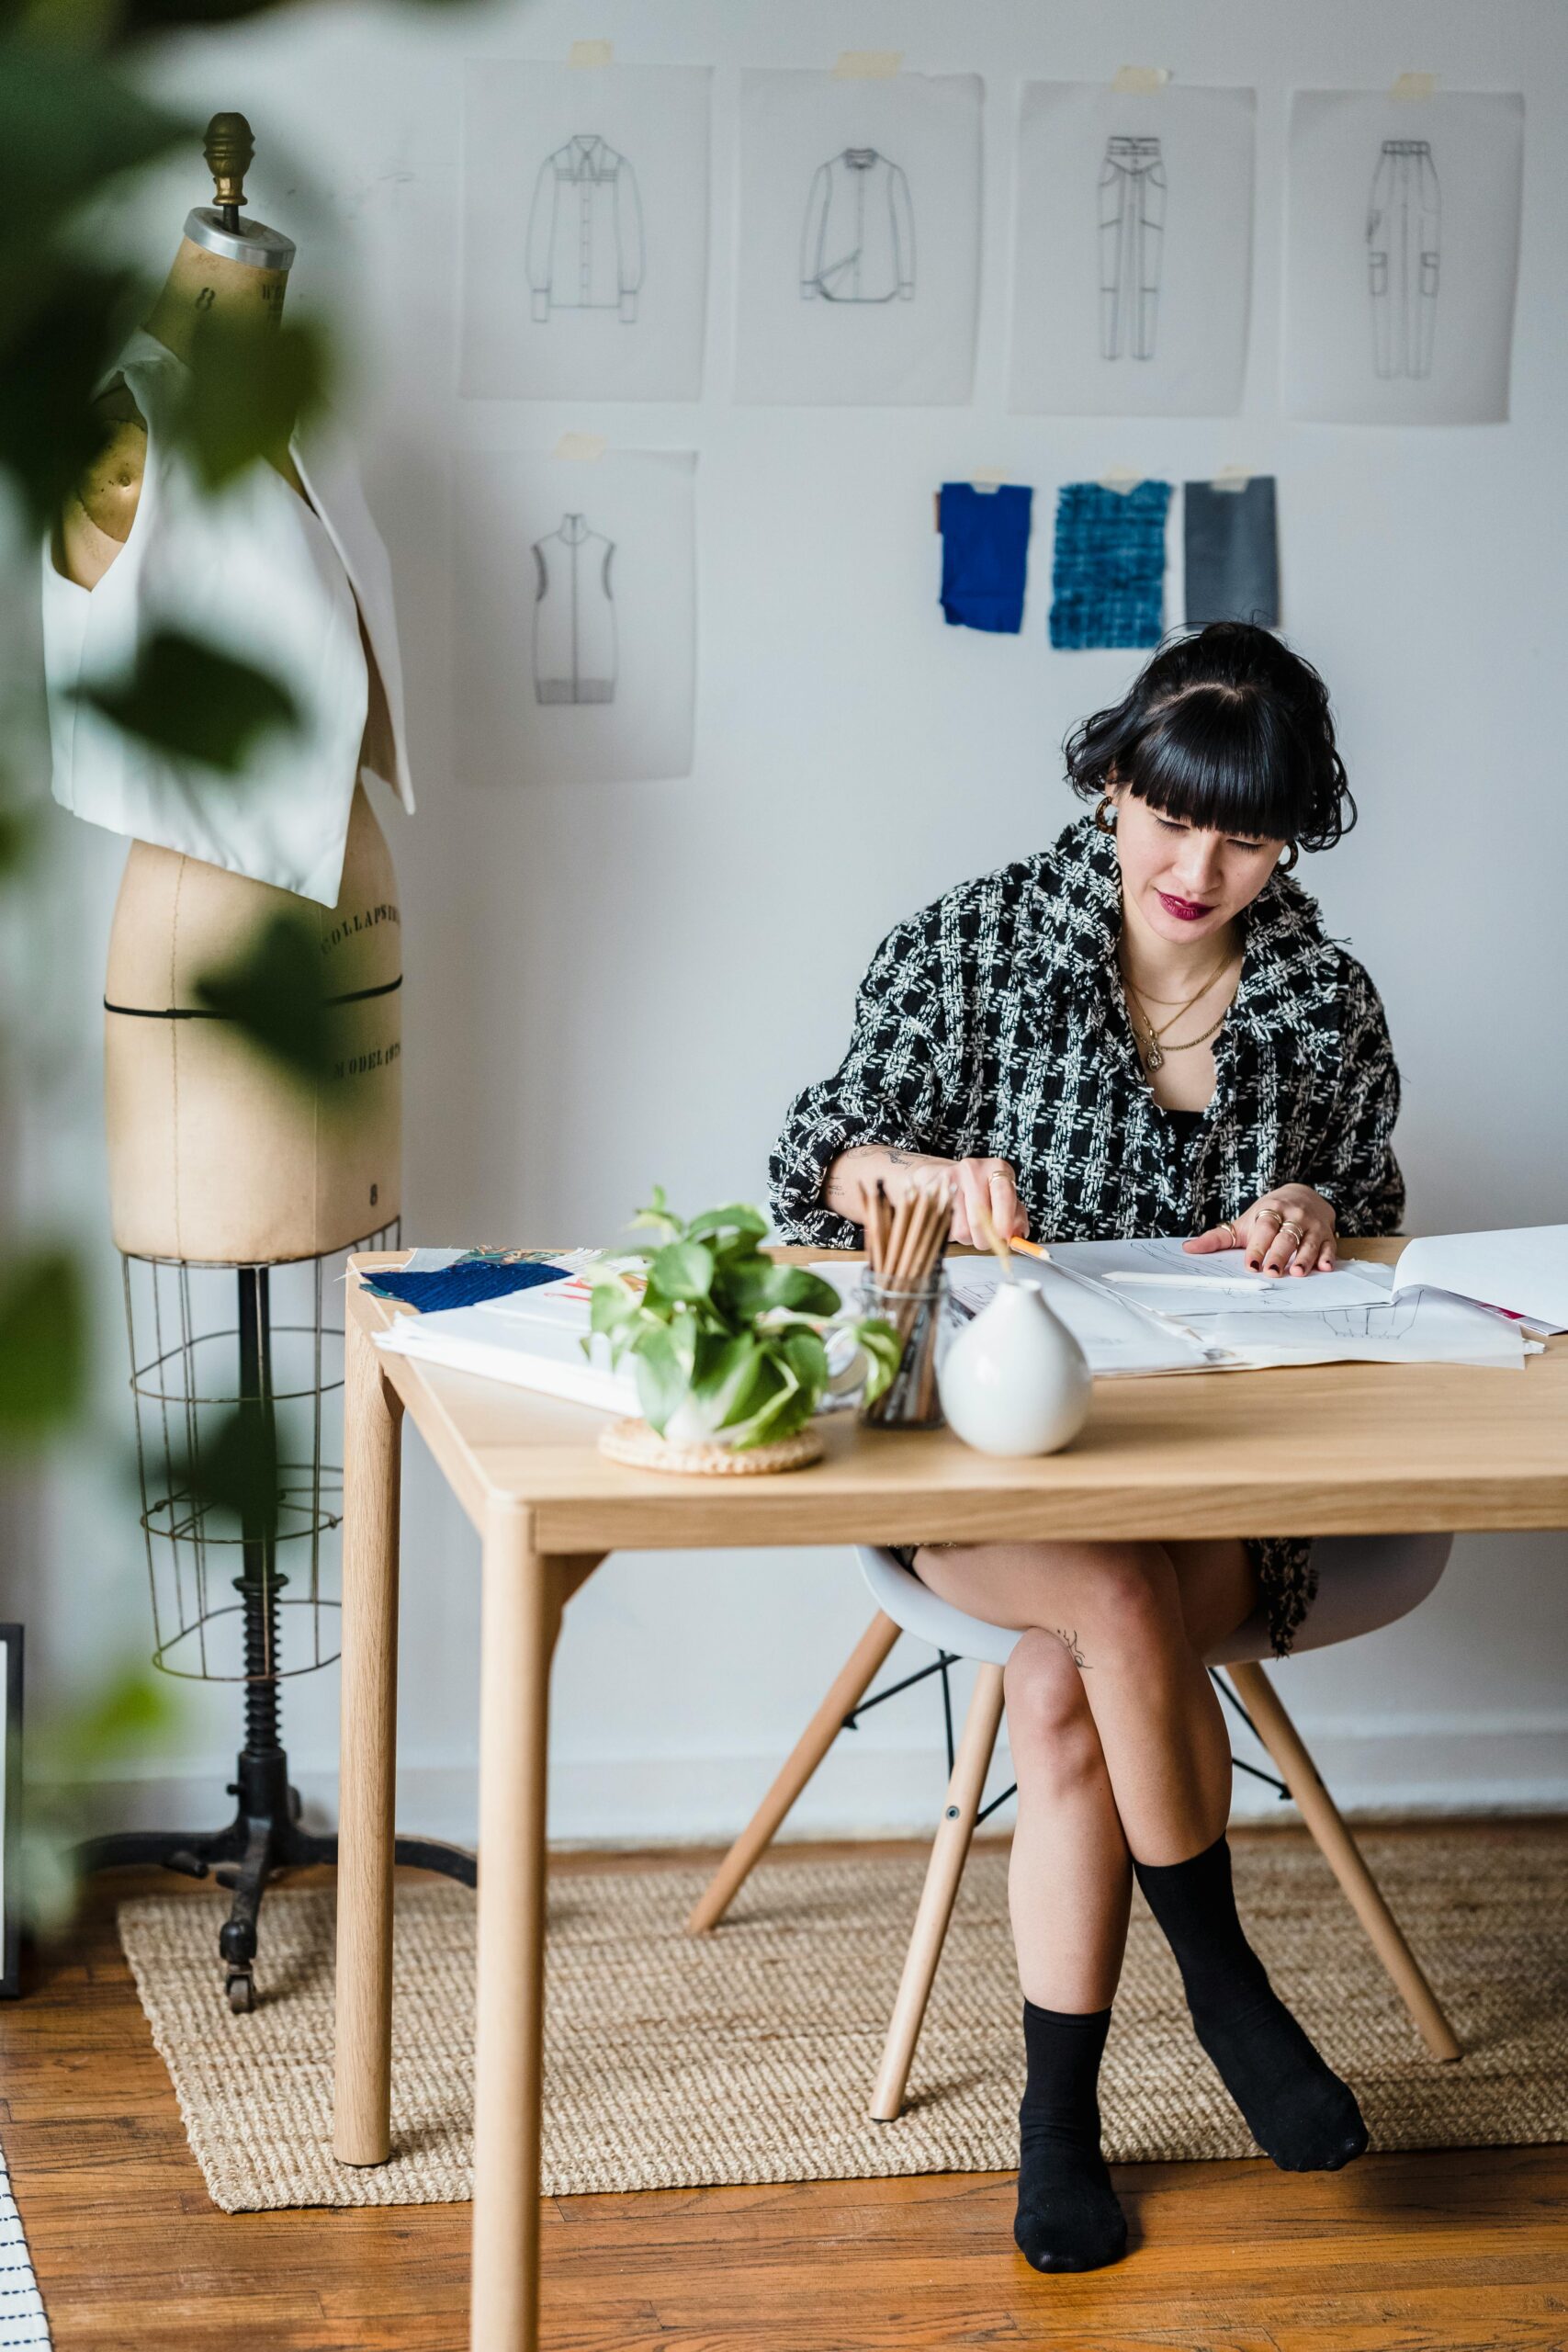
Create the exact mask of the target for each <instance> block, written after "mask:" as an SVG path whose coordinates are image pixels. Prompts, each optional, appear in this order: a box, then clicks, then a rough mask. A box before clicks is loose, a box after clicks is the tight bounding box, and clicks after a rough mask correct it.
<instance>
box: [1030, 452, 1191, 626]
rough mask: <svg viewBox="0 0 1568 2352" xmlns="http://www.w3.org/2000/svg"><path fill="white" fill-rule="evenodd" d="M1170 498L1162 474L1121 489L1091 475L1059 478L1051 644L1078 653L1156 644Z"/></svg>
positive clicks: (1160, 623)
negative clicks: (1096, 648)
mask: <svg viewBox="0 0 1568 2352" xmlns="http://www.w3.org/2000/svg"><path fill="white" fill-rule="evenodd" d="M1169 505H1170V484H1169V483H1168V481H1141V482H1139V483H1137V484H1136V486H1135V487H1134V489H1132V490H1130V491H1128V492H1125V493H1123V492H1121V491H1115V490H1107V489H1105V487H1104V486H1103V484H1101V483H1100V482H1097V481H1069V482H1064V483H1063V485H1062V487H1061V489H1060V491H1059V492H1057V494H1056V542H1055V560H1054V563H1053V567H1052V576H1051V642H1052V644H1053V645H1055V646H1057V647H1059V648H1061V649H1063V650H1066V651H1071V652H1081V651H1083V650H1086V649H1087V648H1089V647H1090V646H1097V645H1157V644H1158V643H1159V640H1160V633H1161V630H1162V628H1163V626H1164V614H1165V593H1164V592H1165V518H1166V513H1167V510H1168V507H1169Z"/></svg>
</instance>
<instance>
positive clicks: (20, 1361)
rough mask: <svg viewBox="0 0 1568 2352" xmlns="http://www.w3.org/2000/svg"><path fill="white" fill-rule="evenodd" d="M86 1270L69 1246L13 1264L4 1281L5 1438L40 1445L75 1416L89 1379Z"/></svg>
mask: <svg viewBox="0 0 1568 2352" xmlns="http://www.w3.org/2000/svg"><path fill="white" fill-rule="evenodd" d="M85 1326H86V1317H85V1304H84V1300H83V1295H82V1282H81V1276H80V1275H79V1273H78V1272H77V1271H76V1265H75V1261H73V1259H71V1258H69V1257H67V1256H66V1254H65V1252H64V1251H63V1250H48V1251H40V1252H39V1253H37V1254H36V1255H34V1256H32V1257H28V1258H22V1259H20V1260H18V1261H14V1262H13V1263H12V1264H10V1265H9V1266H8V1267H7V1268H6V1272H5V1275H4V1278H3V1280H0V1444H5V1445H12V1446H14V1445H32V1444H37V1443H38V1442H39V1440H40V1439H42V1438H45V1437H47V1436H48V1435H49V1434H50V1433H51V1431H53V1430H58V1429H59V1428H61V1427H62V1425H63V1424H64V1423H65V1422H67V1421H69V1420H70V1419H71V1418H72V1416H73V1414H74V1413H75V1412H76V1411H77V1410H78V1408H79V1407H80V1405H81V1403H82V1399H83V1396H84V1393H85V1385H86V1343H85Z"/></svg>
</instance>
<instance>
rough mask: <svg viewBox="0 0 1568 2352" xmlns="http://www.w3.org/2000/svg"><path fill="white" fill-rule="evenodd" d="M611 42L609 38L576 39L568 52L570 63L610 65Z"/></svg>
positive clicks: (568, 61)
mask: <svg viewBox="0 0 1568 2352" xmlns="http://www.w3.org/2000/svg"><path fill="white" fill-rule="evenodd" d="M610 54H611V44H610V42H608V41H607V40H574V41H573V42H572V44H571V47H570V50H569V51H568V52H567V60H566V62H567V63H568V64H569V65H608V63H609V62H610Z"/></svg>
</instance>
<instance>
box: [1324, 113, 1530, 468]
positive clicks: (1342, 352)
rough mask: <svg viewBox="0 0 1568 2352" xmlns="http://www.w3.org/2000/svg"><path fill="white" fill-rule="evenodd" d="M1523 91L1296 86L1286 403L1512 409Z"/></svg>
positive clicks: (1442, 419) (1474, 418)
mask: <svg viewBox="0 0 1568 2352" xmlns="http://www.w3.org/2000/svg"><path fill="white" fill-rule="evenodd" d="M1523 156H1524V99H1523V98H1522V97H1521V96H1518V95H1517V94H1515V93H1511V92H1495V93H1494V92H1476V91H1466V92H1460V93H1456V94H1444V95H1442V96H1436V97H1430V98H1421V99H1416V100H1402V99H1397V98H1392V97H1389V96H1378V95H1376V94H1375V93H1372V92H1368V91H1360V90H1298V91H1296V92H1295V93H1294V95H1293V96H1292V101H1291V130H1290V161H1289V178H1288V186H1287V192H1286V241H1285V410H1286V413H1287V414H1288V415H1290V416H1295V417H1307V418H1312V419H1315V420H1318V421H1320V422H1324V423H1332V424H1500V423H1502V422H1503V421H1504V419H1506V416H1507V413H1508V359H1509V347H1510V345H1511V342H1512V338H1513V324H1514V286H1515V279H1516V276H1517V266H1518V245H1519V190H1520V180H1521V175H1522V167H1523Z"/></svg>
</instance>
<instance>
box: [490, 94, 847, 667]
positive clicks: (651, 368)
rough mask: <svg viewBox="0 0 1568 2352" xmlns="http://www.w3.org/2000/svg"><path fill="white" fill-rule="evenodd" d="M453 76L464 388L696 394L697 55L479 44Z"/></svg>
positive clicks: (700, 130)
mask: <svg viewBox="0 0 1568 2352" xmlns="http://www.w3.org/2000/svg"><path fill="white" fill-rule="evenodd" d="M463 82H464V89H463V123H462V186H461V198H462V251H461V286H460V293H461V369H460V374H459V379H458V382H459V389H460V390H461V391H462V393H463V396H464V397H465V399H470V400H529V401H551V400H571V401H576V400H593V401H604V400H610V401H644V400H647V401H676V400H682V401H683V400H694V399H695V398H696V396H697V394H698V393H699V392H700V391H701V390H702V380H703V349H704V344H705V332H706V313H707V253H708V235H709V216H710V211H711V201H710V199H711V193H712V191H711V187H710V185H709V182H710V174H709V169H708V144H709V141H708V116H709V102H710V98H711V96H712V82H713V77H712V74H711V72H710V71H709V69H708V68H706V67H705V66H704V67H697V66H684V65H607V66H603V67H600V68H597V69H596V70H595V71H594V72H593V73H592V74H583V73H582V72H581V70H580V69H578V68H576V67H574V66H570V65H565V64H562V65H551V64H547V63H546V62H544V61H542V60H540V59H537V58H504V57H475V58H470V59H468V61H467V62H466V64H465V67H464V74H463ZM827 152H828V151H827V148H826V147H824V148H823V150H822V153H824V154H826V153H827ZM560 503H561V504H563V505H564V504H565V503H567V502H566V500H564V499H563V500H562V501H561V502H560ZM553 519H554V518H553V517H552V518H551V520H552V521H553ZM547 527H548V526H547ZM532 536H534V537H536V536H537V533H534V534H533V535H532ZM522 552H523V556H524V560H525V561H526V559H527V553H528V548H527V544H526V542H525V543H524V546H523V549H522ZM528 571H529V573H530V575H531V573H532V571H533V566H532V565H531V564H529V565H528ZM521 667H522V675H523V683H524V685H525V686H526V685H527V684H528V665H527V662H526V661H524V662H523V663H522V665H521Z"/></svg>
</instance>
